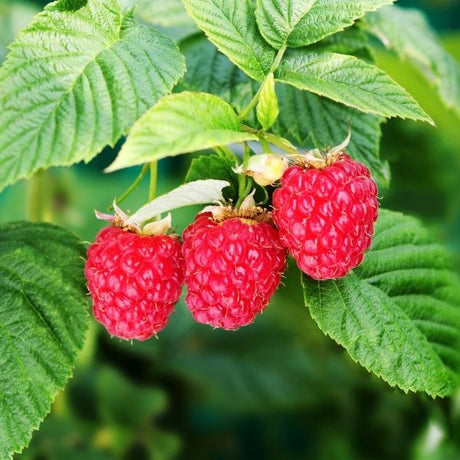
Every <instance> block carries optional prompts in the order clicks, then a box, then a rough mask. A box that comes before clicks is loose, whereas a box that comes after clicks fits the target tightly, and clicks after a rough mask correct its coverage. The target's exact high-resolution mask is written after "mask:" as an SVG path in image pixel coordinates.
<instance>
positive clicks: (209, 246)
mask: <svg viewBox="0 0 460 460" xmlns="http://www.w3.org/2000/svg"><path fill="white" fill-rule="evenodd" d="M224 209H227V210H228V208H224ZM229 214H230V215H228V213H227V216H226V217H224V218H223V219H220V218H215V217H213V215H212V214H211V213H210V212H205V213H202V214H199V215H198V216H197V217H196V219H195V222H194V223H193V224H191V225H190V226H188V227H187V228H186V229H185V232H184V244H183V253H184V258H185V283H186V285H187V289H188V294H187V297H186V299H185V302H186V304H187V306H188V308H189V309H190V311H191V312H192V314H193V316H194V318H195V320H196V321H197V322H198V323H204V324H210V325H211V326H214V327H219V328H222V329H228V330H234V329H238V328H239V327H241V326H245V325H247V324H250V323H252V322H253V321H254V318H255V316H256V315H257V314H258V313H260V312H261V311H262V310H264V309H265V307H266V306H267V305H268V303H269V301H270V298H271V296H272V295H273V293H274V292H275V291H276V288H277V287H278V285H279V283H280V280H281V275H282V273H283V271H284V268H285V263H286V251H285V250H284V249H283V247H282V246H281V243H280V241H279V236H278V231H277V230H276V228H275V227H274V226H273V225H272V224H271V223H268V222H261V221H258V220H255V219H253V218H245V217H238V212H237V211H235V210H232V211H229ZM232 215H233V216H232Z"/></svg>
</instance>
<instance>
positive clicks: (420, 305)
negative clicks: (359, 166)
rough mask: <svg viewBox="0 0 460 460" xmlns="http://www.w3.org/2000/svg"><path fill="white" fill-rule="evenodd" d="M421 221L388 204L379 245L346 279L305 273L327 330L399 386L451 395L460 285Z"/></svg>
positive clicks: (308, 297) (309, 297) (310, 298)
mask: <svg viewBox="0 0 460 460" xmlns="http://www.w3.org/2000/svg"><path fill="white" fill-rule="evenodd" d="M449 269H450V260H449V257H448V255H447V254H446V252H445V250H443V249H442V247H440V246H439V245H436V244H433V242H432V240H431V238H429V236H428V235H427V233H426V232H425V231H424V229H423V228H422V227H421V225H420V224H419V222H418V221H416V220H415V219H412V218H410V217H405V216H403V215H401V214H398V213H394V212H390V211H381V215H380V218H379V222H378V225H377V232H376V236H375V240H374V244H373V246H372V250H371V251H370V252H369V253H368V254H367V256H366V259H365V262H364V264H363V265H361V266H360V267H359V268H358V269H357V270H355V272H354V273H351V274H350V275H348V276H347V277H345V278H342V279H339V280H331V281H327V282H317V281H313V280H311V279H309V278H307V277H306V276H304V277H303V285H304V293H305V302H306V304H307V306H308V307H309V308H310V312H311V315H312V317H313V318H314V319H315V321H316V322H317V323H318V325H319V326H320V328H321V329H322V330H323V332H325V333H326V334H328V335H330V336H331V337H332V338H333V339H334V340H336V341H337V342H338V343H339V344H341V345H342V346H344V347H345V349H346V350H347V351H348V353H349V354H350V356H351V357H352V358H353V359H354V360H356V361H358V362H359V363H360V364H362V365H363V366H364V367H365V368H366V369H368V370H369V371H371V372H373V373H375V374H376V375H378V376H379V377H381V378H382V379H384V380H385V381H387V382H388V383H389V384H390V385H392V386H398V387H400V388H401V389H403V390H404V391H424V392H426V393H428V394H430V395H431V396H446V395H448V394H450V393H452V392H453V391H454V389H455V388H456V387H457V386H458V383H459V375H460V285H459V280H458V278H457V277H456V276H455V275H454V274H453V273H452V272H451V271H449Z"/></svg>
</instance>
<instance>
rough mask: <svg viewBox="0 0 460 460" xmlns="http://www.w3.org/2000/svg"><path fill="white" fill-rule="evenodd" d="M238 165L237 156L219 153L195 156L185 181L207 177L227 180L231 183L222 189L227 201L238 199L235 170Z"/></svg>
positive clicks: (237, 183)
mask: <svg viewBox="0 0 460 460" xmlns="http://www.w3.org/2000/svg"><path fill="white" fill-rule="evenodd" d="M235 167H236V163H235V158H232V157H230V156H229V157H222V156H218V155H201V156H200V157H198V158H194V159H193V160H192V162H191V164H190V169H189V170H188V172H187V176H186V177H185V182H193V181H197V180H205V179H211V178H212V179H218V180H223V181H227V182H228V183H229V184H230V185H229V186H228V187H226V188H224V189H223V190H222V193H223V195H224V199H225V201H228V200H233V201H234V202H236V201H237V199H238V185H239V182H238V174H236V173H235V172H233V168H235Z"/></svg>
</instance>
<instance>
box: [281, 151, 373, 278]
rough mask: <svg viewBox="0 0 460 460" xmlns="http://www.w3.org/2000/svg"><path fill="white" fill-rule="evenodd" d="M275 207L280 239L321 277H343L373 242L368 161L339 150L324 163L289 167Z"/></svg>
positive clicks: (305, 268) (308, 271) (307, 268)
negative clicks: (365, 162) (333, 158)
mask: <svg viewBox="0 0 460 460" xmlns="http://www.w3.org/2000/svg"><path fill="white" fill-rule="evenodd" d="M310 164H311V163H310ZM273 208H274V211H273V220H274V221H275V224H276V225H277V226H278V228H279V231H280V239H281V242H282V244H283V245H284V246H285V247H286V248H288V250H289V252H290V253H291V254H292V256H293V257H294V258H295V259H296V261H297V264H298V266H299V268H300V269H301V270H302V271H303V272H305V273H306V274H307V275H310V276H311V277H312V278H314V279H317V280H325V279H333V278H341V277H343V276H345V275H346V274H347V273H348V272H349V271H350V270H352V269H353V268H355V267H357V266H358V265H359V264H360V263H361V262H362V260H363V258H364V252H365V251H366V250H367V249H368V248H369V246H370V245H371V242H372V235H373V233H374V222H375V221H376V219H377V213H378V202H377V186H376V184H375V182H374V180H373V179H372V178H371V175H370V172H369V170H368V169H367V168H366V166H364V165H363V164H361V163H359V162H358V161H355V160H353V159H351V158H350V156H348V155H347V154H344V153H340V154H339V155H338V157H336V159H335V161H334V160H332V161H330V159H326V161H325V162H324V165H323V168H315V167H310V166H309V163H308V162H306V166H304V167H303V166H298V165H297V166H291V167H290V168H288V169H287V171H286V172H285V173H284V175H283V177H282V179H281V187H280V188H278V189H277V190H276V191H275V192H274V194H273Z"/></svg>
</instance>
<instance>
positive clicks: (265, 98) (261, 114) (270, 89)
mask: <svg viewBox="0 0 460 460" xmlns="http://www.w3.org/2000/svg"><path fill="white" fill-rule="evenodd" d="M279 113H280V111H279V106H278V99H277V97H276V92H275V80H274V78H273V74H272V73H271V74H270V75H269V76H268V77H267V78H266V80H265V81H264V83H263V85H262V89H261V91H260V97H259V103H258V104H257V119H258V120H259V123H260V124H261V125H262V128H263V129H265V130H267V129H268V128H270V127H271V126H272V125H273V124H274V123H275V121H276V119H277V118H278V115H279Z"/></svg>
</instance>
